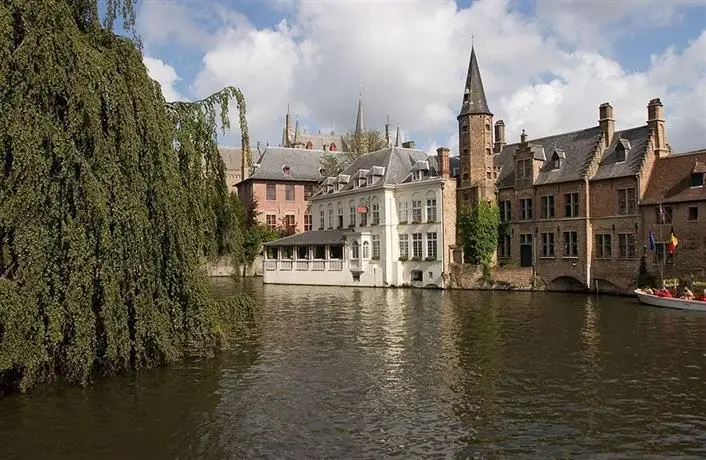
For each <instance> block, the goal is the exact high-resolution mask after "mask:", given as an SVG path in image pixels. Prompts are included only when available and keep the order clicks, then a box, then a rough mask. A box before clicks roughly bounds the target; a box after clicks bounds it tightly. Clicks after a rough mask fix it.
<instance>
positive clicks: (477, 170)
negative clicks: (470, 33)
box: [457, 47, 496, 204]
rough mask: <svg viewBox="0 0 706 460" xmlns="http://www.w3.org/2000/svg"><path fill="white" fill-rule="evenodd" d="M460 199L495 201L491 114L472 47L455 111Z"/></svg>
mask: <svg viewBox="0 0 706 460" xmlns="http://www.w3.org/2000/svg"><path fill="white" fill-rule="evenodd" d="M457 119H458V139H459V156H460V171H459V174H460V176H461V183H460V187H459V189H458V193H459V200H460V201H461V202H465V203H469V204H473V203H477V202H478V201H480V200H483V199H485V200H491V201H495V180H496V173H495V169H494V167H493V133H492V127H493V114H492V113H491V111H490V109H489V108H488V102H487V101H486V98H485V90H484V89H483V81H482V80H481V77H480V69H479V68H478V60H477V59H476V52H475V49H474V48H473V47H471V61H470V63H469V64H468V74H467V76H466V85H465V86H464V89H463V103H462V105H461V112H460V113H459V114H458V117H457Z"/></svg>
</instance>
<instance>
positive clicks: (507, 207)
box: [500, 200, 512, 222]
mask: <svg viewBox="0 0 706 460" xmlns="http://www.w3.org/2000/svg"><path fill="white" fill-rule="evenodd" d="M510 220H512V202H511V201H510V200H505V201H501V202H500V221H501V222H508V221H510Z"/></svg>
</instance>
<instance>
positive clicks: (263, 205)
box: [251, 181, 318, 232]
mask: <svg viewBox="0 0 706 460" xmlns="http://www.w3.org/2000/svg"><path fill="white" fill-rule="evenodd" d="M291 183H292V184H294V200H287V199H286V184H287V183H286V182H274V181H272V182H267V181H253V182H251V184H252V196H253V197H254V198H255V199H256V200H257V206H258V211H259V212H260V214H259V215H258V221H259V222H260V223H262V224H266V223H267V215H274V216H275V218H276V220H277V225H278V226H279V225H281V224H282V218H283V217H284V216H286V215H294V219H295V223H296V231H297V232H303V231H304V215H305V214H306V213H307V210H308V208H309V201H308V200H305V199H304V190H305V186H306V184H308V183H302V182H291ZM267 184H275V187H276V199H274V200H268V199H267ZM314 217H316V218H318V216H314ZM314 220H316V219H314ZM316 222H317V223H318V220H316ZM315 228H318V227H315Z"/></svg>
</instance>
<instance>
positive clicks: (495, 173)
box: [458, 50, 706, 292]
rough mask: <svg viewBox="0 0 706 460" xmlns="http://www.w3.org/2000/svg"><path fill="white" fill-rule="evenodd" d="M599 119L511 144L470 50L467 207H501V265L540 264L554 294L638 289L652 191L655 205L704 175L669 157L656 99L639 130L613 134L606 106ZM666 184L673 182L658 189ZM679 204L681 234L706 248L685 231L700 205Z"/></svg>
mask: <svg viewBox="0 0 706 460" xmlns="http://www.w3.org/2000/svg"><path fill="white" fill-rule="evenodd" d="M597 115H598V123H597V124H596V125H594V126H590V127H587V128H585V129H582V130H578V131H573V132H568V133H560V134H555V135H551V136H547V137H543V138H539V139H532V138H530V136H529V134H528V133H525V131H524V130H523V131H522V135H521V136H520V141H519V142H517V143H510V144H508V143H507V141H506V139H505V124H504V122H503V121H502V120H499V121H497V122H496V123H495V124H494V125H493V114H492V112H491V111H490V109H489V107H488V104H487V101H486V96H485V93H484V90H483V84H482V81H481V75H480V70H479V67H478V61H477V58H476V55H475V51H474V50H472V51H471V60H470V64H469V69H468V75H467V78H466V86H465V88H464V92H463V102H462V107H461V112H460V114H459V116H458V123H459V139H460V140H459V155H460V158H459V159H460V165H459V176H460V177H459V189H458V199H459V201H461V202H467V203H470V204H473V203H475V202H477V201H478V200H480V199H488V200H497V203H498V206H499V208H500V213H501V220H502V221H503V223H504V224H505V225H504V227H505V229H506V231H505V233H504V235H502V236H501V238H500V243H499V248H498V260H499V262H500V263H501V264H508V265H519V266H525V267H533V269H534V272H535V276H536V279H537V280H538V281H539V282H540V283H543V284H544V285H545V286H546V287H547V288H548V289H557V290H572V289H577V290H578V289H581V290H583V289H597V290H601V291H622V292H628V291H630V290H631V289H633V288H634V286H635V282H636V277H637V272H638V267H639V261H640V258H641V256H642V254H643V247H644V243H643V242H644V241H646V239H645V238H646V236H645V235H646V231H647V227H646V225H647V224H648V222H647V220H646V218H645V216H644V213H645V212H646V213H648V214H649V212H650V211H644V212H643V215H641V212H640V210H641V206H640V205H641V203H642V202H643V200H645V199H646V193H647V191H648V188H649V189H650V195H649V197H650V199H651V200H652V201H654V200H653V198H652V197H656V196H660V194H664V193H666V192H667V191H669V190H675V187H677V188H678V187H679V185H678V184H682V185H683V184H686V183H687V182H686V181H688V180H690V177H691V176H690V175H689V174H691V172H692V171H696V172H698V171H700V169H701V168H703V169H706V168H704V167H703V166H700V165H701V164H702V163H698V162H696V160H695V159H692V160H689V161H691V163H690V165H687V163H688V162H687V161H686V160H679V159H677V158H681V157H683V156H682V155H679V156H677V155H674V156H672V155H671V149H670V147H669V145H668V144H667V137H666V129H665V120H664V109H663V105H662V102H661V101H660V100H659V99H653V100H651V101H649V103H648V105H647V110H646V116H647V122H646V124H645V125H642V126H636V127H633V128H630V129H625V130H622V131H615V117H614V112H613V107H612V106H611V105H610V104H609V103H604V104H601V105H600V107H598V113H597ZM491 127H492V129H491ZM699 155H700V154H691V155H687V156H689V157H693V158H697V157H698V158H700V157H699ZM699 161H701V160H699ZM655 162H658V165H659V166H658V167H655ZM670 162H673V164H674V165H675V167H674V168H672V167H671V166H670V165H671V164H672V163H670ZM682 162H684V163H682ZM695 162H696V163H695ZM697 163H698V164H697ZM677 165H679V166H680V167H681V169H680V168H676V166H677ZM687 166H688V167H687ZM653 169H654V170H655V173H654V174H653ZM672 169H674V170H677V169H679V170H680V172H679V177H676V176H673V175H672V174H670V175H669V176H668V177H664V176H663V175H662V173H661V171H663V170H670V171H671V170H672ZM687 170H688V171H687ZM674 174H677V173H676V172H675V173H674ZM682 176H683V177H682ZM650 181H652V182H650ZM660 181H664V182H665V183H666V184H667V185H664V186H657V185H656V184H657V183H660ZM648 184H649V187H648ZM653 189H654V190H655V191H654V192H652V190H653ZM657 190H659V191H657ZM684 193H685V194H683V195H682V194H678V196H679V197H682V196H684V197H686V196H688V197H690V198H694V197H696V195H698V196H700V197H702V198H701V199H704V198H703V197H704V195H703V194H699V193H697V192H694V191H693V190H691V189H690V191H689V193H686V192H684ZM676 197H677V195H674V197H673V198H674V199H681V198H676ZM652 201H649V202H652ZM645 203H646V206H647V203H648V201H645ZM675 203H676V202H675ZM674 206H675V208H674V209H675V212H677V210H679V215H678V216H679V217H678V218H679V219H681V221H683V222H684V224H685V225H686V226H685V227H681V226H680V227H678V228H679V229H680V230H683V231H684V232H685V235H686V232H687V230H689V229H690V230H693V231H694V232H695V233H694V235H701V236H700V237H701V246H703V243H704V241H703V235H704V234H706V228H705V227H704V226H702V227H701V228H698V225H692V226H691V227H689V226H688V224H687V223H688V222H689V221H688V215H689V213H693V212H694V211H693V209H692V208H693V207H694V205H693V204H690V205H687V204H684V205H680V206H683V209H682V208H681V207H679V208H677V207H676V204H675V205H674ZM699 206H701V205H699ZM699 209H700V208H699ZM697 212H698V211H697ZM702 212H706V211H702ZM675 218H676V215H675ZM675 229H676V227H675ZM699 232H701V233H699ZM689 238H690V241H691V238H692V236H691V234H690V236H689ZM693 238H697V236H693ZM693 241H696V240H695V239H694V240H693ZM700 260H701V261H703V260H704V259H703V257H701V258H700ZM675 261H676V259H675ZM694 263H695V264H696V265H698V263H699V262H696V261H695V262H694Z"/></svg>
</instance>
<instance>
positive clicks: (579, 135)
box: [494, 126, 601, 188]
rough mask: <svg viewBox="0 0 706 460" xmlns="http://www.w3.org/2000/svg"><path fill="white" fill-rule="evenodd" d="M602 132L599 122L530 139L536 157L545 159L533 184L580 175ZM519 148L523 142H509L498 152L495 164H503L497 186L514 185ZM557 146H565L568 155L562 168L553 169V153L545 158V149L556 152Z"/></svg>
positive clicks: (564, 180)
mask: <svg viewBox="0 0 706 460" xmlns="http://www.w3.org/2000/svg"><path fill="white" fill-rule="evenodd" d="M600 136H601V128H600V127H598V126H596V127H593V128H588V129H583V130H581V131H573V132H570V133H562V134H556V135H553V136H547V137H543V138H541V139H533V140H531V141H529V144H530V146H531V151H532V154H533V157H534V158H535V159H537V158H539V161H542V159H543V160H544V162H543V165H542V167H541V168H540V170H539V175H538V176H537V178H536V180H535V182H534V184H535V185H543V184H552V183H558V182H569V181H573V180H579V179H581V178H582V177H583V174H585V173H586V170H587V168H588V165H589V164H590V162H591V158H592V155H593V152H594V150H595V148H596V143H597V142H598V139H599V138H600ZM518 148H522V144H521V143H517V144H509V145H506V146H504V147H503V149H502V151H501V152H500V153H498V154H496V155H495V158H494V162H495V166H502V170H501V171H500V175H499V176H498V182H497V185H498V188H509V187H514V185H515V159H514V154H515V152H516V151H517V149H518ZM540 148H541V149H540ZM555 149H557V150H562V151H563V152H564V156H565V158H564V159H563V161H562V162H561V163H562V164H561V167H560V168H559V169H552V165H551V157H549V158H546V153H545V152H552V153H553V152H554V150H555ZM547 160H549V161H547Z"/></svg>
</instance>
